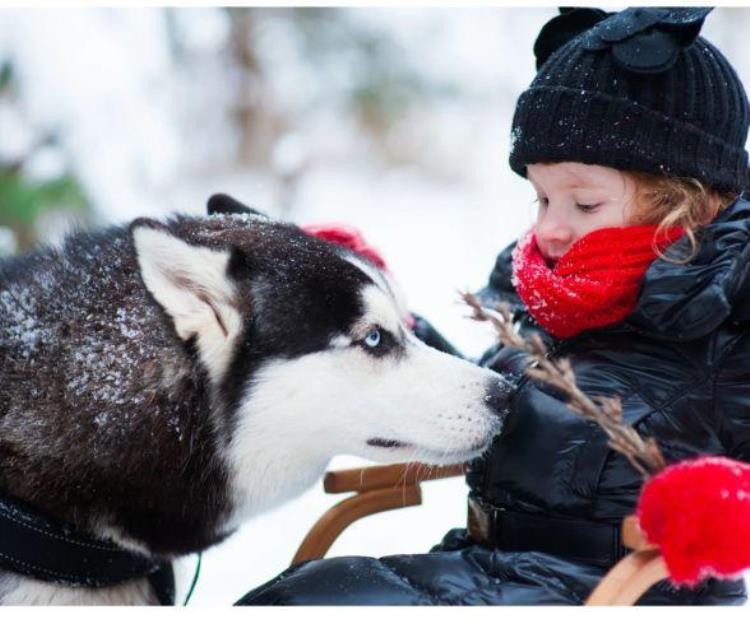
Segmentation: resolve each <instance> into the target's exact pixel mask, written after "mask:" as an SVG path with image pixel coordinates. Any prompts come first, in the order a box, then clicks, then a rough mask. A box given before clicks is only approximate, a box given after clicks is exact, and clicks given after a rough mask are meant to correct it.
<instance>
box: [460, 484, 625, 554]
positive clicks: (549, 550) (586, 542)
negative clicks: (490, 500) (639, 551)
mask: <svg viewBox="0 0 750 623" xmlns="http://www.w3.org/2000/svg"><path fill="white" fill-rule="evenodd" d="M468 532H469V536H470V537H471V538H472V540H473V541H475V542H477V543H479V544H481V545H484V546H486V547H490V548H493V549H499V550H503V551H511V552H512V551H538V552H543V553H546V554H552V555H556V556H563V557H566V558H573V559H576V560H580V561H581V562H586V563H589V564H593V565H597V566H602V567H611V566H613V565H614V564H616V563H617V561H619V560H620V558H622V557H623V556H625V555H626V554H627V553H628V550H627V549H626V548H625V547H624V546H623V545H622V541H621V530H620V526H619V525H615V524H607V523H601V522H594V521H585V520H578V519H558V518H555V517H546V516H541V515H532V514H530V513H518V512H515V511H509V510H505V509H501V508H497V507H494V506H491V505H489V504H487V503H484V502H482V501H480V500H479V499H478V498H476V497H473V496H470V497H469V518H468Z"/></svg>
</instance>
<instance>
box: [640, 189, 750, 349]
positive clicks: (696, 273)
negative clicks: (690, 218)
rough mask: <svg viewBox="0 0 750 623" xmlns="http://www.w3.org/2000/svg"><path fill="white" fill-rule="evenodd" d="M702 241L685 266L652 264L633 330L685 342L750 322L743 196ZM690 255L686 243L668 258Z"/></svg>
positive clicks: (747, 208) (747, 210)
mask: <svg viewBox="0 0 750 623" xmlns="http://www.w3.org/2000/svg"><path fill="white" fill-rule="evenodd" d="M699 241H700V246H699V248H698V253H697V255H696V256H695V257H694V258H693V259H692V260H690V262H688V263H686V264H676V263H674V262H668V261H666V260H663V259H657V260H655V261H654V263H653V264H651V266H650V267H649V268H648V270H647V271H646V275H645V277H644V280H643V285H642V287H641V293H640V296H639V298H638V305H637V306H636V309H635V311H634V312H633V313H632V314H631V315H630V316H629V317H628V318H627V319H626V323H627V324H628V325H629V326H631V327H632V328H634V329H636V330H639V331H641V332H644V333H648V334H658V335H659V336H660V337H663V338H667V339H672V340H675V341H680V342H684V341H689V340H694V339H697V338H700V337H702V336H704V335H707V334H708V333H710V332H712V331H714V330H715V329H716V328H717V327H719V325H721V324H722V323H723V322H724V321H726V320H727V319H728V318H729V317H730V316H732V317H733V318H734V319H736V320H739V321H744V320H750V314H749V313H748V310H747V306H746V305H743V304H741V303H742V302H743V301H744V300H745V299H746V298H747V297H748V295H749V294H750V272H748V269H750V244H748V242H750V201H748V200H747V198H746V197H745V196H744V195H743V196H741V197H740V198H739V199H738V200H737V201H735V202H734V203H733V204H732V205H731V206H729V207H728V208H727V209H726V210H724V212H722V213H721V214H720V215H719V216H718V217H717V218H716V219H715V220H714V221H713V222H711V223H710V224H709V225H707V226H706V227H705V228H703V230H702V231H701V233H700V238H699ZM689 250H690V244H689V241H688V240H687V238H686V237H683V238H681V239H680V240H678V241H677V242H676V243H675V244H674V245H672V247H670V249H669V251H668V252H667V254H668V255H670V256H671V255H672V254H673V253H675V252H676V254H677V257H681V256H683V257H684V256H687V254H688V252H689ZM743 315H744V316H745V317H743Z"/></svg>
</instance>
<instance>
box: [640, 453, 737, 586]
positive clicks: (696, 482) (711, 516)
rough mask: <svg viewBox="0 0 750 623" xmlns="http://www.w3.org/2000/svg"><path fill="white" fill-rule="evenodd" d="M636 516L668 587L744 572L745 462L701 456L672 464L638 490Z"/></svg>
mask: <svg viewBox="0 0 750 623" xmlns="http://www.w3.org/2000/svg"><path fill="white" fill-rule="evenodd" d="M637 515H638V520H639V522H640V525H641V529H642V530H643V532H644V534H645V535H646V537H647V538H648V540H649V541H650V542H651V543H653V544H654V545H657V546H658V547H659V548H660V549H661V553H662V555H663V556H664V562H665V563H666V566H667V570H668V571H669V575H670V579H671V580H672V582H673V583H674V584H684V585H687V586H695V585H696V584H697V583H698V582H700V581H701V580H703V579H704V578H707V577H718V578H729V577H735V576H737V575H738V574H740V573H741V572H742V571H743V570H745V569H748V568H750V465H748V464H747V463H740V462H739V461H733V460H731V459H727V458H724V457H704V458H700V459H696V460H693V461H685V462H683V463H677V464H676V465H672V466H670V467H668V468H666V469H665V470H664V471H662V472H661V473H659V474H658V475H656V476H654V477H653V478H652V479H651V480H649V481H648V482H647V483H646V484H645V485H644V487H643V491H642V492H641V496H640V499H639V500H638V509H637Z"/></svg>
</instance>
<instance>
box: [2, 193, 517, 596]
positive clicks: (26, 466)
mask: <svg viewBox="0 0 750 623" xmlns="http://www.w3.org/2000/svg"><path fill="white" fill-rule="evenodd" d="M210 207H211V204H210ZM209 211H210V212H213V214H212V215H210V216H208V217H175V218H173V219H171V220H168V221H167V222H158V221H155V220H149V219H138V220H136V221H134V222H132V223H131V224H129V226H117V227H111V228H109V229H106V230H104V231H100V232H96V233H79V234H76V235H74V236H71V237H69V238H68V239H67V240H66V241H65V242H64V243H63V244H62V245H61V246H60V247H59V248H47V249H42V250H38V251H35V252H32V253H30V254H28V255H25V256H22V257H19V258H15V259H12V260H9V261H6V262H5V263H3V264H0V496H2V497H5V498H9V499H14V500H19V501H21V502H23V503H24V504H27V505H29V507H32V508H34V509H37V510H39V511H40V512H43V513H45V514H46V515H49V516H52V517H55V518H58V519H60V520H61V521H64V522H67V523H69V524H71V525H72V526H74V527H75V530H76V531H77V532H78V533H81V534H87V535H91V536H92V537H94V538H97V539H106V540H109V541H112V542H114V543H115V544H116V545H117V546H119V547H121V548H124V549H125V550H128V551H133V552H140V553H143V554H144V555H148V556H158V557H161V558H163V559H166V560H169V559H172V558H174V557H176V556H180V555H183V554H187V553H189V552H197V551H200V550H203V549H205V548H207V547H210V546H211V545H213V544H215V543H218V542H219V541H221V540H222V539H224V538H225V537H226V536H227V535H229V534H230V533H231V532H232V531H233V530H235V528H236V527H237V526H238V525H239V524H240V523H241V522H242V521H243V520H244V519H246V518H248V517H250V516H252V515H254V514H256V513H259V512H261V511H263V510H265V509H269V508H271V507H273V506H275V505H278V504H279V503H281V502H283V501H284V500H287V499H289V498H290V497H292V496H294V495H296V494H298V493H300V492H302V491H303V490H304V489H305V488H307V487H309V486H310V485H312V484H313V483H314V482H315V481H316V479H318V478H319V477H320V476H321V474H322V472H323V471H324V469H325V467H326V464H327V463H328V462H329V460H330V459H331V458H332V457H333V456H334V455H336V454H342V453H344V454H357V455H360V456H363V457H365V458H369V459H373V460H379V461H387V462H395V461H410V460H421V461H426V462H430V463H435V464H439V463H449V462H458V461H465V460H468V459H471V458H472V457H475V456H477V455H479V454H480V453H481V452H483V450H484V449H485V448H486V447H487V446H488V444H489V442H490V441H491V439H492V438H493V436H494V435H496V434H497V433H498V432H499V430H500V427H501V423H502V413H501V412H502V409H503V408H504V405H505V399H506V394H507V383H506V382H505V381H504V379H503V378H502V377H500V376H498V375H496V374H494V373H492V372H490V371H488V370H484V369H481V368H479V367H477V366H475V365H473V364H470V363H467V362H465V361H462V360H460V359H458V358H455V357H451V356H448V355H445V354H443V353H440V352H438V351H436V350H433V349H431V348H429V347H427V346H425V345H424V344H422V343H421V342H419V341H418V340H417V339H416V338H415V337H414V336H413V335H411V334H410V333H409V331H408V330H407V329H406V326H405V324H404V322H403V320H402V319H403V317H404V313H403V312H404V309H403V307H402V306H401V305H400V303H399V297H398V296H396V295H395V294H394V288H393V287H392V284H391V283H390V281H389V279H388V278H387V277H386V276H385V275H384V274H383V273H382V272H380V271H379V270H377V269H376V268H375V267H374V266H373V265H372V264H370V263H369V262H368V261H367V260H365V259H363V258H362V257H359V256H355V255H354V254H353V253H352V252H350V251H348V250H346V249H344V248H342V247H338V246H334V245H332V244H329V243H327V242H324V241H321V240H318V239H316V238H313V237H310V236H308V235H306V234H304V233H303V232H302V231H301V230H300V229H299V228H297V227H296V226H294V225H291V224H286V223H279V222H274V221H271V220H269V219H267V218H264V217H262V216H258V215H257V214H254V213H252V212H251V211H250V210H249V209H245V208H243V207H241V206H240V204H237V203H236V202H234V201H233V200H231V199H230V198H227V197H225V196H224V197H218V198H214V199H213V209H210V210H209ZM2 562H3V558H2V557H1V556H0V603H153V602H154V601H155V597H154V595H153V592H152V591H151V589H150V587H149V584H148V582H147V581H146V580H145V579H136V580H133V581H130V582H128V583H125V584H122V585H119V586H114V587H105V588H81V587H75V586H64V585H60V584H55V583H52V582H44V581H38V580H35V579H32V578H29V577H27V576H25V575H21V574H16V573H12V572H10V571H7V570H6V571H3V570H2V567H4V566H5V565H3V564H2Z"/></svg>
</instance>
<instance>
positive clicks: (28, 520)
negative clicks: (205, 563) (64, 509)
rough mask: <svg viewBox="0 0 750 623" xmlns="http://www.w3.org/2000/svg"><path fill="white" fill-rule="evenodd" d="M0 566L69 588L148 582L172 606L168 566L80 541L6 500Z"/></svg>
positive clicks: (0, 513) (0, 504)
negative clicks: (137, 580)
mask: <svg viewBox="0 0 750 623" xmlns="http://www.w3.org/2000/svg"><path fill="white" fill-rule="evenodd" d="M0 567H2V568H5V569H8V570H10V571H13V572H15V573H18V574H21V575H26V576H29V577H33V578H35V579H37V580H43V581H48V582H49V581H51V582H57V583H59V584H66V585H69V586H87V587H104V586H114V585H116V584H121V583H122V582H127V581H129V580H134V579H137V578H143V577H149V580H150V581H151V584H152V586H153V587H154V590H155V592H156V593H157V595H158V597H159V600H160V602H161V603H170V604H171V603H174V575H173V574H172V565H171V563H169V562H168V561H163V560H159V559H155V558H148V557H146V556H143V555H140V554H136V553H133V552H129V551H127V550H125V549H123V548H121V547H119V546H118V545H116V544H115V543H113V542H111V541H103V540H98V539H92V538H89V537H86V536H83V535H81V534H78V533H76V532H75V530H74V529H73V528H72V527H71V526H69V525H67V524H64V523H62V522H60V521H58V520H56V519H53V518H51V517H49V516H45V515H42V514H40V513H39V512H37V511H35V510H32V509H31V508H29V507H28V506H27V505H25V504H22V503H20V502H18V501H15V500H10V499H8V498H0ZM165 600H169V601H165Z"/></svg>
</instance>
